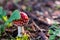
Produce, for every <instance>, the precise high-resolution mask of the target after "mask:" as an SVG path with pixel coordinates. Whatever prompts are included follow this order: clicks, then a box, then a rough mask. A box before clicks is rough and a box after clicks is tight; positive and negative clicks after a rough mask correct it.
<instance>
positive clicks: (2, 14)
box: [0, 7, 6, 16]
mask: <svg viewBox="0 0 60 40" xmlns="http://www.w3.org/2000/svg"><path fill="white" fill-rule="evenodd" d="M0 15H1V16H6V11H5V10H3V7H0Z"/></svg>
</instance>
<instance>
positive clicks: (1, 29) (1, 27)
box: [0, 25, 5, 34]
mask: <svg viewBox="0 0 60 40" xmlns="http://www.w3.org/2000/svg"><path fill="white" fill-rule="evenodd" d="M3 32H5V26H4V25H0V34H1V33H3Z"/></svg>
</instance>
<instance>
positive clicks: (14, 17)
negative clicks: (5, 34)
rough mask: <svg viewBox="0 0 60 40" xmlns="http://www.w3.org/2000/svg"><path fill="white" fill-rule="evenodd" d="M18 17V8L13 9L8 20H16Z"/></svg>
mask: <svg viewBox="0 0 60 40" xmlns="http://www.w3.org/2000/svg"><path fill="white" fill-rule="evenodd" d="M18 19H20V12H19V11H18V10H15V11H14V12H13V13H12V15H11V16H10V18H9V20H8V21H9V22H12V21H13V20H18Z"/></svg>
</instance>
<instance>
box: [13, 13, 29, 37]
mask: <svg viewBox="0 0 60 40" xmlns="http://www.w3.org/2000/svg"><path fill="white" fill-rule="evenodd" d="M20 15H21V18H20V19H19V20H16V21H14V22H13V23H14V24H16V25H17V26H18V36H19V37H21V36H22V34H20V33H21V32H23V33H24V27H23V26H24V25H25V24H26V23H27V22H28V19H29V18H28V16H27V14H26V13H24V12H20Z"/></svg>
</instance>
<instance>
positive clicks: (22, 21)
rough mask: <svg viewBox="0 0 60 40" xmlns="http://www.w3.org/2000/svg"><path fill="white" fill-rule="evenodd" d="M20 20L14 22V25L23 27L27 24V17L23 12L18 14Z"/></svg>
mask: <svg viewBox="0 0 60 40" xmlns="http://www.w3.org/2000/svg"><path fill="white" fill-rule="evenodd" d="M20 15H21V18H20V19H19V20H16V21H14V24H16V25H24V24H26V23H27V22H28V16H27V14H26V13H24V12H20Z"/></svg>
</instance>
